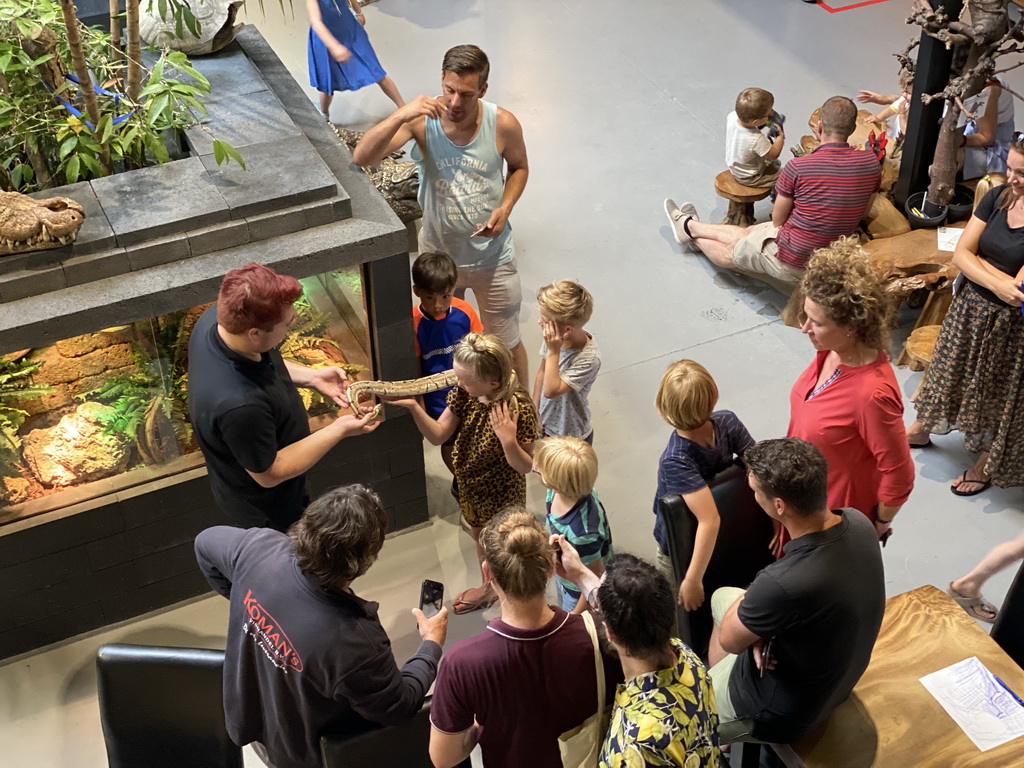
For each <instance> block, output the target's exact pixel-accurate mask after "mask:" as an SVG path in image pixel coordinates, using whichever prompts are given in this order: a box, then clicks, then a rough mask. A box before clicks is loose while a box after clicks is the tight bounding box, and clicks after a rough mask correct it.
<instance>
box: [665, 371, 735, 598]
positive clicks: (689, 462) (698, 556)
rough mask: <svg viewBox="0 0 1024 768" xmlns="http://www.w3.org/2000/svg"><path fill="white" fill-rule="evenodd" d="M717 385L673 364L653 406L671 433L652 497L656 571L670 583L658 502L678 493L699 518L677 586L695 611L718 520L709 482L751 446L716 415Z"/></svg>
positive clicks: (728, 415)
mask: <svg viewBox="0 0 1024 768" xmlns="http://www.w3.org/2000/svg"><path fill="white" fill-rule="evenodd" d="M717 403H718V385H716V384H715V380H714V379H713V378H711V374H710V373H708V371H707V369H706V368H705V367H704V366H703V365H701V364H700V363H695V362H694V361H693V360H677V361H676V362H674V363H672V364H671V365H669V367H668V370H666V371H665V375H664V376H663V377H662V379H661V386H660V387H659V388H658V395H657V397H656V398H655V401H654V404H655V406H656V407H657V409H658V412H659V413H660V414H661V417H662V418H663V419H664V420H665V421H667V422H668V423H669V425H670V426H671V427H672V428H673V429H672V435H671V436H670V437H669V439H668V445H667V446H665V450H664V452H663V453H662V454H661V460H660V461H659V462H658V491H657V493H656V494H655V496H654V514H655V516H656V517H657V522H656V523H655V525H654V538H655V539H657V541H658V569H659V570H660V571H661V572H662V573H664V574H665V575H666V576H667V578H668V579H669V581H671V580H672V561H671V560H670V559H669V555H668V534H667V533H666V531H665V521H664V520H662V518H661V509H660V505H659V503H658V501H659V499H661V497H662V496H664V495H666V494H672V493H678V494H679V495H681V496H682V497H683V500H684V501H685V502H686V506H687V507H689V509H690V511H691V512H693V516H694V517H696V518H697V536H696V540H695V541H694V544H693V557H692V558H691V559H690V564H689V566H688V567H687V569H686V575H685V577H684V578H683V581H682V583H681V584H680V585H679V604H680V605H682V606H683V607H684V608H685V609H686V610H687V611H695V610H697V608H699V607H700V606H701V604H702V603H703V602H704V584H703V581H704V572H705V571H706V570H707V567H708V562H710V560H711V553H712V552H714V550H715V541H716V540H717V538H718V528H719V524H720V522H721V519H720V518H719V516H718V506H717V505H716V504H715V499H714V497H713V496H712V495H711V489H710V488H709V487H708V483H709V482H710V481H711V479H712V478H713V477H714V476H715V475H717V474H718V473H719V472H721V471H722V470H724V469H726V468H727V467H728V466H729V465H731V464H732V463H733V461H735V460H736V458H737V457H739V456H740V455H741V454H742V453H743V451H745V450H746V449H747V448H749V447H750V446H751V445H753V444H754V439H753V438H752V437H751V436H750V433H749V432H748V431H747V428H746V427H744V426H743V423H742V422H741V421H740V420H739V419H738V418H737V417H736V414H735V413H733V412H732V411H715V410H714V408H715V405H716V404H717Z"/></svg>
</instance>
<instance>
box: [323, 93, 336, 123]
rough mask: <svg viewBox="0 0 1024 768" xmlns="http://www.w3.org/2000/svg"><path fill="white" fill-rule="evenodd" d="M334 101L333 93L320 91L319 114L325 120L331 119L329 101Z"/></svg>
mask: <svg viewBox="0 0 1024 768" xmlns="http://www.w3.org/2000/svg"><path fill="white" fill-rule="evenodd" d="M332 101H334V94H333V93H321V94H320V114H321V115H323V116H324V119H325V120H330V119H331V102H332Z"/></svg>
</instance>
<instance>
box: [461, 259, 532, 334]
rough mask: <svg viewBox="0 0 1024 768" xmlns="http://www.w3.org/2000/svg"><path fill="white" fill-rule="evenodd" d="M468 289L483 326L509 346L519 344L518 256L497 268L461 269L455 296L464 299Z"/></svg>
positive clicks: (521, 302)
mask: <svg viewBox="0 0 1024 768" xmlns="http://www.w3.org/2000/svg"><path fill="white" fill-rule="evenodd" d="M467 289H468V290H470V291H472V292H473V296H474V297H475V298H476V304H477V308H478V309H479V310H480V322H481V323H483V326H484V330H485V331H486V332H487V333H493V334H494V335H495V336H497V337H498V338H499V339H501V341H502V343H503V344H504V345H505V346H506V347H508V348H509V349H512V348H513V347H515V346H517V345H518V344H519V342H520V341H521V337H520V334H519V308H520V307H521V306H522V304H523V286H522V284H521V283H520V282H519V270H518V269H517V268H516V260H515V259H512V261H510V262H508V263H507V264H502V265H501V266H500V267H496V268H495V269H460V270H459V280H458V282H457V283H456V284H455V296H456V297H457V298H460V299H465V298H466V291H467Z"/></svg>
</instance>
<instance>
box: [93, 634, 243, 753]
mask: <svg viewBox="0 0 1024 768" xmlns="http://www.w3.org/2000/svg"><path fill="white" fill-rule="evenodd" d="M223 672H224V651H215V650H210V649H206V648H164V647H158V646H145V645H121V644H113V645H104V646H103V647H101V648H100V649H99V652H98V653H97V654H96V673H97V677H98V679H97V690H98V693H99V704H100V720H101V722H102V724H103V740H104V741H105V742H106V746H107V761H108V764H109V765H110V768H141V767H142V766H145V768H181V766H189V768H242V750H241V748H240V747H237V746H235V744H233V743H232V742H231V739H230V738H229V737H228V734H227V730H226V729H225V727H224V701H223V693H222V691H223V683H222V677H223Z"/></svg>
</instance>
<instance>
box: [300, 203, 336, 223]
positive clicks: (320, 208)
mask: <svg viewBox="0 0 1024 768" xmlns="http://www.w3.org/2000/svg"><path fill="white" fill-rule="evenodd" d="M336 220H337V214H336V213H335V210H334V202H333V201H332V200H321V201H319V202H316V203H310V204H309V205H308V206H307V207H306V227H307V228H308V227H322V226H324V225H325V224H333V223H334V222H335V221H336Z"/></svg>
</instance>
